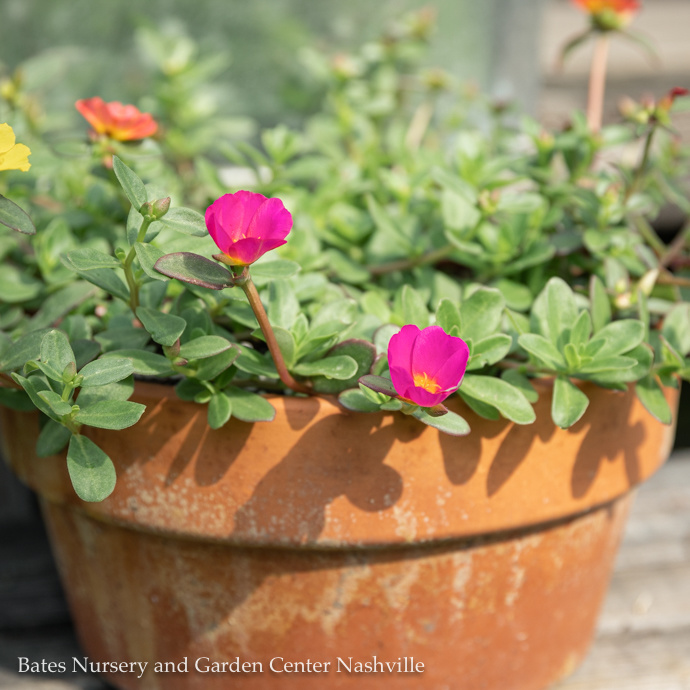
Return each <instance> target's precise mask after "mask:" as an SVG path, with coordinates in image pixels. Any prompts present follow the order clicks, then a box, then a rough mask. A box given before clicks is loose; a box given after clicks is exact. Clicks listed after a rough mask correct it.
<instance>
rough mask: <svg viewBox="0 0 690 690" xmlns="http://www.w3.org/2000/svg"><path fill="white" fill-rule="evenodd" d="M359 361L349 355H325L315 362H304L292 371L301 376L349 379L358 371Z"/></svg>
mask: <svg viewBox="0 0 690 690" xmlns="http://www.w3.org/2000/svg"><path fill="white" fill-rule="evenodd" d="M357 368H358V367H357V362H356V361H355V360H354V359H352V357H349V356H348V355H336V356H334V357H324V359H318V360H316V361H315V362H302V363H300V364H297V365H296V366H295V367H293V369H292V371H293V372H294V373H295V374H298V375H299V376H326V377H327V378H330V379H337V380H339V381H347V380H348V379H351V378H352V377H353V376H354V375H355V374H356V373H357Z"/></svg>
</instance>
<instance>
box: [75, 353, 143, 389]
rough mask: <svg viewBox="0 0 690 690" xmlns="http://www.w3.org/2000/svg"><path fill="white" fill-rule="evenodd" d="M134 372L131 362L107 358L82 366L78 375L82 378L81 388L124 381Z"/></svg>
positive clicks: (122, 358) (123, 359)
mask: <svg viewBox="0 0 690 690" xmlns="http://www.w3.org/2000/svg"><path fill="white" fill-rule="evenodd" d="M133 372H134V365H133V364H132V362H131V360H129V359H125V358H124V357H121V358H118V357H108V358H105V359H97V360H95V361H93V362H89V363H88V364H87V365H86V366H84V367H83V368H82V369H81V370H80V372H79V374H80V375H81V376H83V377H84V380H83V381H82V382H81V384H80V387H81V388H89V387H91V386H107V385H108V384H110V383H116V382H117V381H122V379H126V378H127V377H128V376H130V375H131V374H132V373H133Z"/></svg>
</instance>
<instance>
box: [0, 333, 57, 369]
mask: <svg viewBox="0 0 690 690" xmlns="http://www.w3.org/2000/svg"><path fill="white" fill-rule="evenodd" d="M48 332H49V331H47V330H43V329H41V330H38V331H32V332H31V333H27V334H26V335H23V336H22V337H21V338H19V340H17V341H16V342H15V343H13V344H12V345H10V346H9V347H8V348H7V349H6V350H4V351H3V354H2V361H0V371H16V370H18V369H21V368H22V367H23V366H24V363H25V362H28V361H29V360H34V359H38V358H39V357H40V356H41V341H42V340H43V336H44V335H45V334H46V333H48Z"/></svg>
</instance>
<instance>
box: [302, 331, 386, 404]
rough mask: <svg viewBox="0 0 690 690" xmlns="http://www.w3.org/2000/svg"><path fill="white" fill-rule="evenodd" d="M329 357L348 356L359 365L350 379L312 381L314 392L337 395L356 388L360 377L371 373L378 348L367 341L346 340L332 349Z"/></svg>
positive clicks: (320, 378) (322, 378) (323, 378)
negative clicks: (347, 389)
mask: <svg viewBox="0 0 690 690" xmlns="http://www.w3.org/2000/svg"><path fill="white" fill-rule="evenodd" d="M328 355H329V357H332V356H334V355H347V356H348V357H352V359H353V360H354V361H355V362H356V363H357V371H355V373H354V374H353V375H352V376H351V377H350V378H348V379H344V380H337V379H332V378H331V379H329V378H326V377H321V376H317V377H315V378H314V379H313V380H312V385H313V386H314V390H315V391H317V392H318V393H331V394H335V393H338V392H340V391H342V390H344V389H346V388H354V387H355V386H356V385H357V382H358V380H359V379H360V377H362V376H365V375H366V374H368V373H369V372H370V371H371V367H372V366H373V364H374V359H375V358H376V348H375V347H374V346H373V345H372V344H371V343H370V342H367V341H366V340H344V341H343V342H342V343H338V344H337V345H335V346H334V347H332V348H331V349H330V350H329V351H328Z"/></svg>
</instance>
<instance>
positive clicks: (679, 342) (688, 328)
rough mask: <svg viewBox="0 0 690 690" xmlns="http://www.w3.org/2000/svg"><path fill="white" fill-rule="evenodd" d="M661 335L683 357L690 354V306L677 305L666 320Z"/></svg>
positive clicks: (667, 315)
mask: <svg viewBox="0 0 690 690" xmlns="http://www.w3.org/2000/svg"><path fill="white" fill-rule="evenodd" d="M661 333H662V335H663V336H664V338H666V340H667V341H668V342H669V343H670V344H671V346H672V347H673V349H674V350H675V351H676V352H677V353H678V354H679V355H681V356H685V355H687V354H688V353H690V304H677V305H676V306H675V307H673V308H672V309H671V310H670V311H669V312H668V314H666V316H665V318H664V323H663V326H662V327H661Z"/></svg>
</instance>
